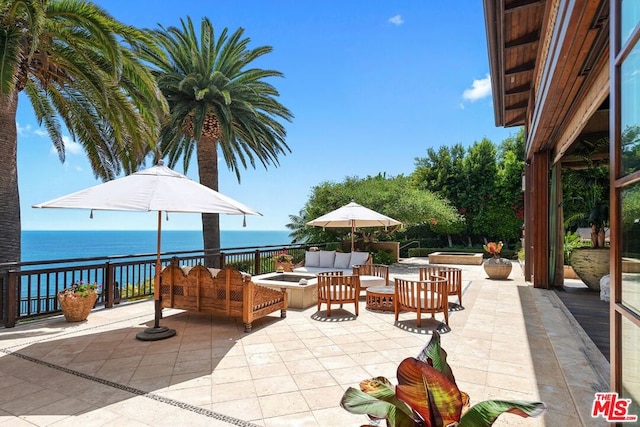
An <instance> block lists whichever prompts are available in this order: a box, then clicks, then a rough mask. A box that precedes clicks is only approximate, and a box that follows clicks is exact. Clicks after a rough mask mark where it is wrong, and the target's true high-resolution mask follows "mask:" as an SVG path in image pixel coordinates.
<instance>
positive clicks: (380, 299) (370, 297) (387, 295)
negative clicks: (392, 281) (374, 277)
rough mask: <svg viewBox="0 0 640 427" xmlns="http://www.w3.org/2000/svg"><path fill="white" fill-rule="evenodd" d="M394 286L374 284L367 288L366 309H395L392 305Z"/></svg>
mask: <svg viewBox="0 0 640 427" xmlns="http://www.w3.org/2000/svg"><path fill="white" fill-rule="evenodd" d="M395 292H396V288H395V286H374V287H370V288H367V306H366V308H367V310H374V311H395V309H394V307H393V295H394V294H395Z"/></svg>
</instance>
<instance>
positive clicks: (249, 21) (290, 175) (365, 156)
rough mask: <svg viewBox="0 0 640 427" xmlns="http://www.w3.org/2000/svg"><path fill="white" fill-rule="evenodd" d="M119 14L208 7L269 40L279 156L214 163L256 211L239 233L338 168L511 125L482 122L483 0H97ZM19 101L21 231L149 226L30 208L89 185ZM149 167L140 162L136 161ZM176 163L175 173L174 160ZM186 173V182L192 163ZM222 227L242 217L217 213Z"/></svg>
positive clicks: (389, 163) (178, 225)
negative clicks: (280, 111) (279, 113)
mask: <svg viewBox="0 0 640 427" xmlns="http://www.w3.org/2000/svg"><path fill="white" fill-rule="evenodd" d="M96 3H97V4H99V5H101V6H102V7H104V8H105V9H106V10H107V11H108V12H109V13H111V14H112V15H113V16H115V17H116V18H117V19H119V20H121V21H123V22H125V23H127V24H131V25H135V26H138V27H146V28H156V27H157V25H158V24H161V25H163V26H165V27H168V26H171V25H179V20H180V18H184V17H186V16H191V17H192V19H194V21H196V22H198V23H199V21H200V18H202V17H203V16H207V17H209V18H210V19H211V21H212V22H213V24H214V26H215V28H216V29H218V31H219V30H221V29H222V28H223V27H228V28H229V29H230V30H235V29H236V28H238V27H243V28H244V29H245V35H246V36H248V37H249V38H251V41H252V43H251V46H253V47H256V46H262V45H269V46H272V47H273V48H274V51H273V52H272V53H271V54H269V55H267V56H265V57H263V58H262V59H261V60H260V62H259V63H258V65H259V66H261V67H263V68H271V69H276V70H279V71H281V72H282V73H284V75H285V78H283V79H276V80H274V81H273V84H274V85H275V86H276V87H277V89H278V90H279V91H280V102H282V103H283V104H284V105H285V106H287V108H289V109H290V110H291V111H292V113H293V114H294V116H295V117H294V119H293V121H292V122H291V123H288V124H287V125H286V128H287V144H288V145H289V146H290V148H291V151H292V152H291V153H289V154H288V155H287V156H285V157H281V159H280V166H279V167H277V168H276V167H270V168H269V169H268V170H265V169H264V168H262V167H258V168H257V169H247V170H243V171H242V180H241V182H240V183H238V182H237V180H236V178H235V175H234V174H233V173H232V172H230V171H229V170H228V169H227V167H226V165H225V164H224V163H221V164H220V165H219V168H220V192H222V193H224V194H226V195H228V196H230V197H233V198H235V199H236V200H238V201H240V202H242V203H244V204H245V205H247V206H250V207H252V208H253V209H256V210H258V211H260V212H261V213H262V214H263V216H262V217H248V218H247V228H246V230H284V229H286V227H285V225H286V224H287V223H288V222H289V215H290V214H297V213H298V212H299V211H300V209H301V208H303V207H304V204H305V203H306V201H307V200H308V198H309V196H310V195H311V189H312V187H313V186H315V185H318V184H320V183H322V182H325V181H333V182H341V181H342V180H343V179H344V178H345V177H347V176H358V177H366V176H368V175H377V174H378V173H380V172H383V173H386V174H387V176H389V175H391V176H395V175H399V174H405V175H407V174H410V173H411V172H412V171H413V170H414V159H415V158H416V157H423V156H424V155H425V154H426V150H427V148H428V147H435V148H437V147H440V146H442V145H453V144H455V143H462V144H463V145H464V146H470V145H471V144H473V143H474V142H475V141H479V140H480V139H482V138H483V137H487V138H489V139H491V140H492V141H494V142H496V143H498V142H500V141H502V140H503V139H505V138H506V137H508V136H510V135H512V134H515V133H516V132H517V129H515V128H513V129H504V128H497V127H496V126H495V124H494V116H493V107H492V101H491V89H490V82H489V64H488V57H487V44H486V36H485V27H484V16H483V10H482V2H480V1H477V0H458V1H455V2H446V3H439V2H428V1H410V0H407V1H371V2H362V1H333V0H328V1H323V2H311V1H293V0H290V1H285V0H281V1H272V0H269V1H267V0H264V1H245V2H234V1H203V0H181V1H179V2H176V1H174V0H154V1H143V0H139V1H132V0H127V1H122V0H101V1H97V2H96ZM19 102H20V104H19V108H18V116H17V122H18V132H19V135H18V174H19V185H20V197H21V209H22V228H23V229H25V230H34V229H37V230H54V229H55V230H57V229H60V230H83V229H116V230H124V229H155V228H156V222H155V215H154V214H152V213H132V212H96V213H94V219H89V213H88V212H86V211H76V210H66V209H65V210H57V209H46V210H42V209H33V208H31V205H33V204H35V203H39V202H43V201H45V200H50V199H53V198H56V197H58V196H61V195H64V194H67V193H71V192H73V191H77V190H80V189H83V188H86V187H89V186H92V185H95V184H97V183H99V181H97V180H96V179H95V178H94V177H93V173H92V171H91V169H90V167H89V164H88V162H87V161H86V159H85V156H84V154H83V153H82V151H79V150H78V149H77V148H78V146H77V145H76V144H74V142H73V141H70V140H68V142H67V144H66V146H67V159H66V162H65V163H64V164H62V163H60V161H59V159H58V157H57V155H56V154H55V152H54V151H53V149H52V144H51V141H50V139H49V138H48V137H47V136H46V133H45V132H43V130H42V129H40V128H39V127H38V124H37V122H36V120H35V118H34V115H33V113H32V109H31V106H30V105H29V103H28V102H27V99H26V98H25V97H21V98H20V100H19ZM147 166H151V164H148V165H147ZM176 170H177V171H179V172H181V173H184V170H182V165H181V164H180V165H177V166H176ZM187 175H188V176H190V177H191V178H193V179H195V180H197V164H196V162H195V161H192V163H191V166H190V168H189V171H187ZM200 227H201V223H200V216H199V215H191V214H170V216H169V221H168V222H165V223H163V228H164V229H174V230H184V229H200ZM221 228H222V229H225V230H236V229H242V218H239V217H236V216H226V215H221Z"/></svg>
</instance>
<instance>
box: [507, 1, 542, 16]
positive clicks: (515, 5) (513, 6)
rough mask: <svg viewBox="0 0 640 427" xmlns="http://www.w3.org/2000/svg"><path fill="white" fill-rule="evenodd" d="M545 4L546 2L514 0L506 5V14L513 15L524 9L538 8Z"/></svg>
mask: <svg viewBox="0 0 640 427" xmlns="http://www.w3.org/2000/svg"><path fill="white" fill-rule="evenodd" d="M542 3H544V0H513V1H511V2H509V3H507V4H505V5H504V12H505V13H511V12H515V11H516V10H518V9H522V8H523V7H530V6H537V5H539V4H542Z"/></svg>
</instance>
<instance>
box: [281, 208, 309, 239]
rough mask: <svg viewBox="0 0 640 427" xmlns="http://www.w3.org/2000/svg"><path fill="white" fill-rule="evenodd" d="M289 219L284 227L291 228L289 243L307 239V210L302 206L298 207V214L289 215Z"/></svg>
mask: <svg viewBox="0 0 640 427" xmlns="http://www.w3.org/2000/svg"><path fill="white" fill-rule="evenodd" d="M289 220H290V221H291V222H290V223H289V224H287V225H286V227H287V228H288V229H289V230H291V233H289V237H291V239H292V240H291V243H304V242H306V241H307V240H309V233H308V230H309V229H311V227H309V226H307V211H306V210H305V209H304V208H303V209H300V212H299V213H298V215H289Z"/></svg>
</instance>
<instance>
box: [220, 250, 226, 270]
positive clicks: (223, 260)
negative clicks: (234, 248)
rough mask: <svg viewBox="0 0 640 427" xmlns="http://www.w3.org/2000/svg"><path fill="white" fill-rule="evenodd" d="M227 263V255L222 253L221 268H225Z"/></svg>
mask: <svg viewBox="0 0 640 427" xmlns="http://www.w3.org/2000/svg"><path fill="white" fill-rule="evenodd" d="M226 261H227V257H226V254H225V253H224V252H220V268H224V266H225V264H226Z"/></svg>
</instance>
